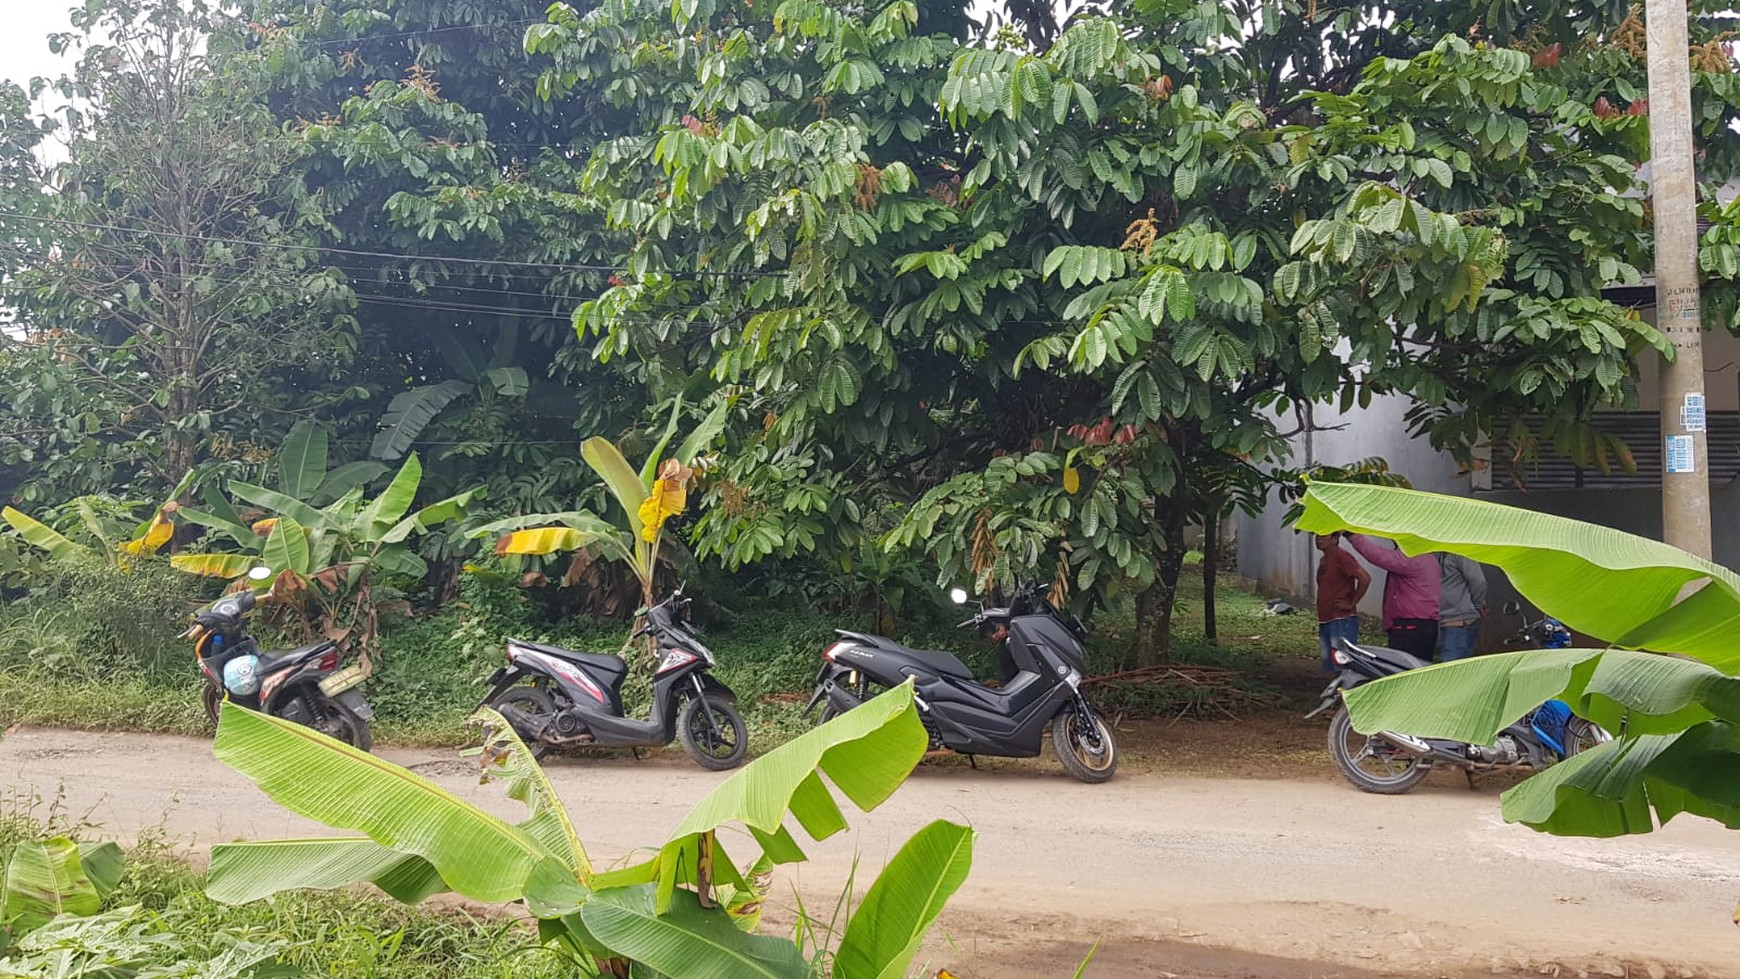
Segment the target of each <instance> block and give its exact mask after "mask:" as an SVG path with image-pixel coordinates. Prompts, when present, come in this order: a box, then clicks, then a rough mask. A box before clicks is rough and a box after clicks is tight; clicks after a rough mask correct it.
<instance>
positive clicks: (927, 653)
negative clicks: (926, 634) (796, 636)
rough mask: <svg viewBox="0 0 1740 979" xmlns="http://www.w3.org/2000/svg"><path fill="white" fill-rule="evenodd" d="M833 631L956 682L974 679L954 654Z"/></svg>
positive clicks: (880, 638) (840, 630)
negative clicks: (905, 658)
mask: <svg viewBox="0 0 1740 979" xmlns="http://www.w3.org/2000/svg"><path fill="white" fill-rule="evenodd" d="M834 631H835V632H837V633H839V634H840V635H842V636H845V637H846V638H848V639H856V640H858V641H860V642H865V643H869V644H870V645H872V646H875V647H877V648H878V649H885V650H887V651H889V652H891V653H899V654H901V655H902V656H906V657H909V658H911V659H913V660H916V661H918V662H920V663H923V664H924V665H925V666H927V667H929V668H930V669H932V670H935V671H936V672H938V673H941V674H942V675H944V676H952V677H954V678H956V679H958V680H971V679H974V677H973V671H972V670H969V669H967V664H965V663H963V662H961V659H960V657H958V656H956V655H955V654H954V653H950V652H945V651H943V650H941V649H914V648H913V647H911V646H902V645H901V644H900V643H897V642H895V641H894V640H892V639H890V638H888V637H887V636H875V635H871V634H870V633H868V632H850V631H847V630H845V629H835V630H834Z"/></svg>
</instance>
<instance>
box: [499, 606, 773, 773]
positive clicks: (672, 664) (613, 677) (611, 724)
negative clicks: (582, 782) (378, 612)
mask: <svg viewBox="0 0 1740 979" xmlns="http://www.w3.org/2000/svg"><path fill="white" fill-rule="evenodd" d="M689 602H690V599H687V598H684V597H683V592H682V589H680V588H679V589H677V590H676V591H675V592H673V593H672V594H671V596H670V597H669V598H667V599H665V600H664V601H663V602H660V603H659V604H657V605H655V606H653V607H652V608H649V609H646V610H644V612H643V615H644V616H645V623H646V624H645V625H644V626H642V627H641V628H640V629H639V630H638V631H636V632H635V634H634V636H633V637H632V639H639V638H641V637H642V636H653V637H654V638H655V640H656V648H657V652H656V653H654V656H655V657H656V659H657V661H658V665H657V666H656V667H655V668H654V672H653V700H652V715H651V716H650V717H648V718H647V719H646V720H644V721H643V720H636V719H635V718H632V717H627V716H625V715H624V713H623V705H622V683H623V681H624V680H625V679H627V677H628V664H627V663H625V662H624V661H623V659H622V657H620V656H615V655H611V654H608V653H582V652H576V651H574V650H571V649H562V648H560V647H557V646H546V645H543V644H541V643H535V642H528V641H526V640H524V639H509V640H508V642H507V658H508V665H507V666H504V667H502V668H501V669H498V670H496V671H495V673H494V674H492V675H491V676H490V678H489V681H488V683H489V687H490V691H489V695H488V696H486V697H484V698H483V703H482V704H481V705H480V706H483V707H490V708H493V709H494V710H495V711H496V712H497V713H499V714H501V715H502V716H503V717H504V718H506V719H507V721H508V723H509V724H512V725H513V727H514V731H515V732H517V733H518V734H519V736H520V738H521V739H522V740H524V741H525V742H526V744H527V745H528V746H529V747H530V748H531V750H532V754H533V756H534V757H537V758H542V757H543V756H544V754H545V753H546V752H548V751H549V750H550V749H551V748H578V747H599V748H662V747H664V746H665V745H668V744H670V743H671V741H672V740H680V741H681V742H682V743H683V749H684V750H685V751H687V752H688V753H689V756H690V757H692V758H694V759H695V763H696V764H698V765H700V766H701V767H702V768H707V769H711V770H713V771H724V770H726V769H728V768H735V767H737V765H739V764H741V763H742V761H743V756H744V755H745V754H746V753H747V752H748V750H749V732H748V729H747V728H746V727H745V726H744V724H743V718H742V717H741V716H739V715H738V713H737V709H736V708H735V707H733V706H732V705H733V704H734V703H736V701H737V695H736V694H734V693H732V692H731V688H730V687H727V686H726V685H725V684H724V683H722V682H720V681H719V679H718V678H717V677H715V676H713V675H712V674H711V673H709V672H708V670H709V669H711V668H712V667H713V666H715V665H716V664H717V663H718V660H717V659H716V658H715V657H714V656H713V651H712V650H710V649H708V648H707V646H706V644H705V643H703V642H701V640H700V639H698V638H696V637H695V635H694V633H693V631H691V630H690V629H689V628H686V627H685V626H684V624H683V623H682V622H681V621H679V619H680V618H687V615H688V610H689Z"/></svg>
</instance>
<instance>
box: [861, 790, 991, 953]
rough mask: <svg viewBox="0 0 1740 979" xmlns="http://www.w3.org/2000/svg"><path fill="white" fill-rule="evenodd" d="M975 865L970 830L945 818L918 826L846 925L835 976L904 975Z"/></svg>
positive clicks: (871, 886) (884, 869)
mask: <svg viewBox="0 0 1740 979" xmlns="http://www.w3.org/2000/svg"><path fill="white" fill-rule="evenodd" d="M972 865H973V831H972V830H970V829H968V828H966V827H965V826H958V825H956V824H954V823H951V822H948V821H946V820H941V819H939V820H937V821H936V822H934V823H931V824H930V825H929V826H926V827H925V828H924V829H921V830H919V831H918V833H917V834H916V835H914V836H913V837H912V839H910V840H907V841H906V845H905V846H902V847H901V848H900V852H899V853H896V854H895V855H894V859H893V860H890V861H889V862H888V866H887V867H884V868H883V870H882V873H881V874H880V875H878V876H877V878H876V882H875V883H873V884H871V885H870V891H869V893H867V894H865V895H864V903H862V904H860V905H858V910H857V911H856V912H855V913H853V915H852V920H851V921H850V922H849V923H848V924H847V925H846V935H845V937H844V938H843V939H841V940H840V950H839V952H838V953H837V954H835V956H834V979H903V977H904V976H905V975H906V972H907V969H908V968H910V967H911V965H912V960H913V959H914V958H915V957H916V956H917V954H918V949H919V945H920V944H922V943H923V941H924V936H925V935H926V934H927V933H928V932H929V931H930V926H931V924H932V923H933V922H935V921H936V917H937V915H938V914H940V913H942V909H943V905H944V904H946V903H947V902H948V899H949V898H950V897H951V896H952V895H953V894H954V892H955V891H956V890H958V889H959V888H960V886H961V884H962V883H963V882H965V881H966V879H967V872H968V871H969V870H971V869H972Z"/></svg>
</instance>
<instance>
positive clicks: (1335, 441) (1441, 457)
mask: <svg viewBox="0 0 1740 979" xmlns="http://www.w3.org/2000/svg"><path fill="white" fill-rule="evenodd" d="M1407 410H1408V400H1407V398H1405V397H1402V396H1385V397H1378V398H1373V399H1372V402H1371V406H1370V407H1368V408H1359V407H1355V408H1353V409H1352V410H1351V411H1348V412H1345V413H1343V412H1341V411H1339V410H1337V409H1336V408H1334V407H1330V406H1324V405H1318V406H1316V408H1315V409H1314V413H1313V423H1314V427H1315V430H1314V431H1309V432H1304V433H1301V434H1300V435H1298V436H1297V437H1295V438H1294V439H1293V454H1292V457H1291V458H1290V459H1289V460H1288V462H1287V465H1289V466H1308V465H1331V466H1335V465H1346V464H1348V463H1352V462H1357V461H1358V460H1360V459H1366V458H1370V457H1372V456H1380V457H1382V458H1383V459H1384V460H1385V461H1387V462H1388V463H1389V466H1390V469H1391V470H1392V471H1394V472H1398V473H1401V474H1402V475H1404V476H1406V477H1407V478H1408V481H1409V482H1410V483H1412V484H1413V486H1414V488H1415V489H1421V490H1427V491H1430V492H1433V493H1448V494H1452V495H1455V496H1466V495H1468V493H1469V491H1470V489H1471V487H1472V477H1470V476H1469V475H1468V474H1466V473H1461V472H1460V469H1461V466H1459V465H1458V464H1457V462H1456V460H1455V459H1454V458H1453V457H1451V456H1450V455H1449V454H1448V453H1445V452H1439V451H1437V450H1436V449H1433V448H1432V446H1431V444H1430V443H1428V442H1426V441H1425V440H1424V439H1414V438H1410V437H1409V435H1408V428H1407V424H1406V422H1405V421H1404V420H1403V416H1404V415H1405V414H1406V412H1407ZM1282 424H1283V427H1285V422H1283V423H1282ZM1286 514H1287V505H1286V504H1285V503H1283V502H1281V500H1280V499H1279V497H1278V495H1272V496H1271V497H1270V500H1269V505H1268V507H1267V508H1265V509H1264V510H1263V512H1262V513H1261V514H1260V515H1259V516H1256V517H1247V516H1244V515H1242V514H1241V515H1239V516H1238V517H1236V518H1235V519H1236V524H1237V534H1238V569H1239V573H1240V574H1242V575H1244V576H1245V577H1247V578H1251V579H1253V580H1255V581H1256V582H1257V583H1258V585H1259V586H1260V587H1261V588H1262V589H1263V590H1264V591H1265V592H1267V593H1270V594H1274V595H1283V596H1286V597H1288V598H1289V599H1291V600H1294V601H1296V602H1299V603H1301V604H1300V607H1301V609H1304V608H1305V604H1306V603H1308V602H1309V600H1311V599H1312V597H1313V595H1314V594H1315V583H1316V575H1317V549H1316V548H1315V547H1314V546H1312V543H1311V538H1310V536H1309V535H1307V534H1302V533H1299V532H1297V531H1295V530H1294V529H1293V528H1292V527H1291V526H1288V525H1287V524H1286V523H1285V522H1284V518H1285V516H1286ZM1377 577H1380V578H1381V573H1380V574H1379V575H1378V576H1377ZM1361 608H1362V611H1365V612H1367V613H1369V614H1371V615H1377V614H1379V612H1380V611H1381V610H1382V590H1381V589H1380V588H1376V587H1374V588H1373V589H1372V592H1371V594H1369V595H1368V596H1366V601H1365V604H1364V605H1363V606H1362V607H1361Z"/></svg>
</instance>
